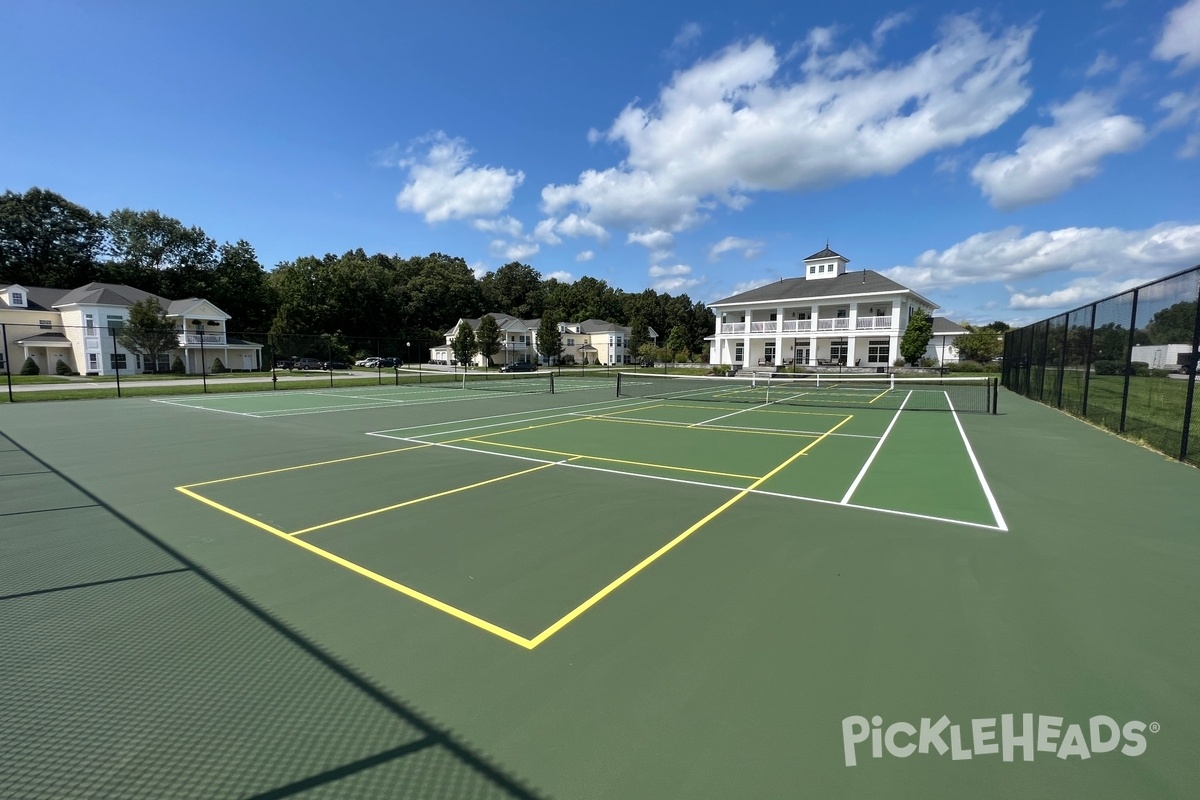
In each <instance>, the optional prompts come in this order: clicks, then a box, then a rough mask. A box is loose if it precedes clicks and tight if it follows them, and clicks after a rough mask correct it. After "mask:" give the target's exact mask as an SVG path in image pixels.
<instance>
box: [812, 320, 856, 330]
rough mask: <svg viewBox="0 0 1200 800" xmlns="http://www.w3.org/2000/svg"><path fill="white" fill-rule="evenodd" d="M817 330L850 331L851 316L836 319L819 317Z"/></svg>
mask: <svg viewBox="0 0 1200 800" xmlns="http://www.w3.org/2000/svg"><path fill="white" fill-rule="evenodd" d="M817 330H819V331H848V330H850V318H849V317H837V318H835V319H819V320H817Z"/></svg>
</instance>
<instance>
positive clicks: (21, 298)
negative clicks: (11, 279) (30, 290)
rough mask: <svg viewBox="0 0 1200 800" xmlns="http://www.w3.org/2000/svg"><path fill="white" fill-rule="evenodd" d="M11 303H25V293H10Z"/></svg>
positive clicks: (16, 304)
mask: <svg viewBox="0 0 1200 800" xmlns="http://www.w3.org/2000/svg"><path fill="white" fill-rule="evenodd" d="M12 304H13V305H14V306H23V305H25V295H23V294H21V293H20V292H13V293H12Z"/></svg>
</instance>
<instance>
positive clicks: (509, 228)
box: [471, 216, 522, 238]
mask: <svg viewBox="0 0 1200 800" xmlns="http://www.w3.org/2000/svg"><path fill="white" fill-rule="evenodd" d="M471 225H473V226H474V227H475V229H476V230H481V231H483V232H484V233H499V234H503V235H505V236H511V237H513V238H516V237H518V236H520V235H521V230H522V225H521V221H520V220H519V219H516V218H514V217H507V216H505V217H500V218H499V219H474V220H471Z"/></svg>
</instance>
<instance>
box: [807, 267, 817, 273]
mask: <svg viewBox="0 0 1200 800" xmlns="http://www.w3.org/2000/svg"><path fill="white" fill-rule="evenodd" d="M808 274H809V275H816V274H817V268H816V267H813V266H810V267H809V268H808Z"/></svg>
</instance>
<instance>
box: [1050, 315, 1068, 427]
mask: <svg viewBox="0 0 1200 800" xmlns="http://www.w3.org/2000/svg"><path fill="white" fill-rule="evenodd" d="M1070 332H1071V313H1070V312H1067V313H1066V314H1063V340H1062V350H1061V351H1060V352H1059V354H1058V398H1057V399H1056V400H1055V403H1054V407H1055V408H1062V396H1063V384H1064V383H1066V380H1067V342H1068V340H1069V338H1068V334H1070Z"/></svg>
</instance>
